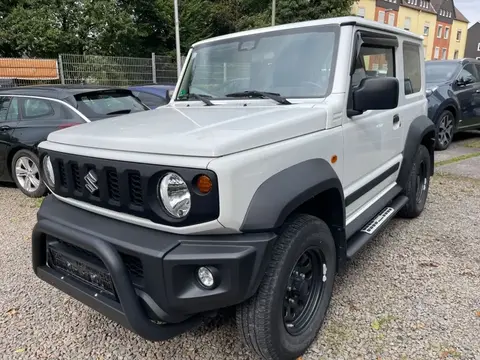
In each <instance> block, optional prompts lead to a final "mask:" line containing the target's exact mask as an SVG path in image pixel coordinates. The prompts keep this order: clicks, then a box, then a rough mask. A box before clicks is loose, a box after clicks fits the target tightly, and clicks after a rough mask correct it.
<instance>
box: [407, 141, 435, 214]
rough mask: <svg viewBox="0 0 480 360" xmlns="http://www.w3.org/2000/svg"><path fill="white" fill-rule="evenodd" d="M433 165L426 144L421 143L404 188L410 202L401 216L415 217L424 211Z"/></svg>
mask: <svg viewBox="0 0 480 360" xmlns="http://www.w3.org/2000/svg"><path fill="white" fill-rule="evenodd" d="M432 166H433V164H432V160H431V158H430V153H429V152H428V149H427V148H426V147H425V146H424V145H420V146H419V147H418V149H417V152H416V154H415V159H414V162H413V166H412V169H411V170H410V175H409V177H408V180H407V184H406V186H405V188H404V189H403V195H405V196H406V197H407V198H408V202H407V204H406V205H405V206H404V207H403V208H402V209H401V210H400V212H399V215H400V216H402V217H405V218H415V217H417V216H419V215H420V214H421V213H422V211H423V209H424V208H425V203H426V202H427V196H428V189H429V186H430V174H431V171H432Z"/></svg>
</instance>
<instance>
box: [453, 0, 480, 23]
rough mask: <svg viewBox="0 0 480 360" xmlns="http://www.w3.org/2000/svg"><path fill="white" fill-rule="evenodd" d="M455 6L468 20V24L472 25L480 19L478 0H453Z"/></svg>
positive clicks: (479, 3)
mask: <svg viewBox="0 0 480 360" xmlns="http://www.w3.org/2000/svg"><path fill="white" fill-rule="evenodd" d="M455 6H456V7H457V8H458V9H459V10H460V11H461V12H462V14H463V15H465V17H466V18H467V19H468V21H470V24H468V25H469V26H472V25H473V24H475V23H476V22H477V21H480V1H479V0H455Z"/></svg>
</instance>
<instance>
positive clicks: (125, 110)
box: [105, 109, 132, 115]
mask: <svg viewBox="0 0 480 360" xmlns="http://www.w3.org/2000/svg"><path fill="white" fill-rule="evenodd" d="M131 112H132V109H122V110H116V111H112V112H109V113H106V114H105V115H117V114H130V113H131Z"/></svg>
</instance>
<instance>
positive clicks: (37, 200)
mask: <svg viewBox="0 0 480 360" xmlns="http://www.w3.org/2000/svg"><path fill="white" fill-rule="evenodd" d="M43 199H45V198H44V197H41V198H36V199H35V200H34V204H35V207H37V208H40V206H42V203H43Z"/></svg>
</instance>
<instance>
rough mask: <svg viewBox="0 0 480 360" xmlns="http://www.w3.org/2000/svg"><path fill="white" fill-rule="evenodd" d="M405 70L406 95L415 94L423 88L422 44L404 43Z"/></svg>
mask: <svg viewBox="0 0 480 360" xmlns="http://www.w3.org/2000/svg"><path fill="white" fill-rule="evenodd" d="M403 72H404V74H405V79H404V81H405V95H409V94H415V93H417V92H419V91H420V90H421V89H422V70H421V61H420V46H419V45H414V44H409V43H403Z"/></svg>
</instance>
